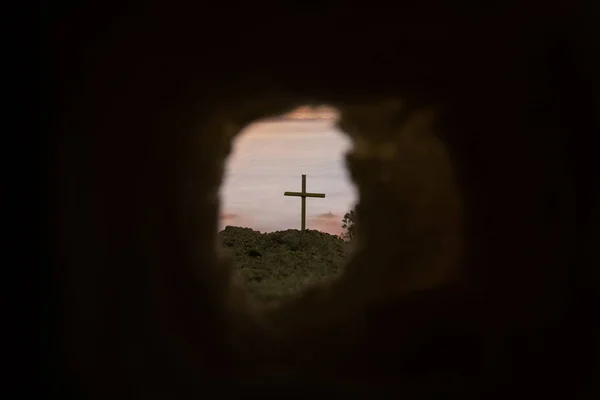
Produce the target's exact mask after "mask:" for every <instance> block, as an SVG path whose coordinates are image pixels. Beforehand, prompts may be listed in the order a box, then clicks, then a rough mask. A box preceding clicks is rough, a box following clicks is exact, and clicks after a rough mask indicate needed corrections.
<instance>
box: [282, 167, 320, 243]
mask: <svg viewBox="0 0 600 400" xmlns="http://www.w3.org/2000/svg"><path fill="white" fill-rule="evenodd" d="M283 195H284V196H298V197H302V230H301V231H302V232H304V228H305V227H306V198H307V197H319V198H321V199H324V198H325V193H306V175H302V192H285V193H283Z"/></svg>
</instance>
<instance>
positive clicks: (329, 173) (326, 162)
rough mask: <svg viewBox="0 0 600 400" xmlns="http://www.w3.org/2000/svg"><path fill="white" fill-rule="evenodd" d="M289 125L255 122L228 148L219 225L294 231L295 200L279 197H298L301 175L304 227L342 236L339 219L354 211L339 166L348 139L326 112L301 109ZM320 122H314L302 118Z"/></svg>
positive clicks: (298, 202) (344, 173)
mask: <svg viewBox="0 0 600 400" xmlns="http://www.w3.org/2000/svg"><path fill="white" fill-rule="evenodd" d="M286 117H290V119H289V120H278V121H275V122H274V121H257V122H255V123H253V124H250V125H249V126H247V127H246V128H245V129H244V130H243V131H242V133H240V135H239V136H238V137H237V138H236V140H235V141H234V143H233V150H232V154H231V155H230V157H229V159H228V162H227V167H226V174H225V181H224V183H223V185H222V187H221V224H220V229H223V228H224V227H225V226H227V225H233V226H244V227H249V228H252V229H255V230H259V231H261V232H272V231H277V230H286V229H300V224H301V219H300V215H301V199H300V198H299V197H288V196H284V195H283V193H284V192H285V191H292V192H299V191H301V182H302V178H301V176H302V174H305V175H307V183H306V189H307V191H308V192H313V193H325V198H324V199H321V198H307V200H306V203H307V206H306V215H307V219H306V227H307V228H308V229H316V230H320V231H323V232H327V233H331V234H341V233H342V227H341V226H342V219H343V216H344V214H345V213H346V212H348V211H350V209H351V208H352V207H353V206H354V203H355V201H356V192H355V188H354V185H353V184H352V183H351V182H350V179H349V175H348V172H347V171H346V168H345V164H344V154H345V152H346V151H347V150H348V149H349V148H350V147H351V141H350V139H349V138H348V137H347V136H346V135H344V134H343V133H342V132H340V131H339V130H338V129H337V128H336V127H335V125H334V124H335V121H336V119H335V118H336V111H335V110H334V109H332V108H330V107H322V108H319V109H317V110H310V109H309V108H307V107H301V108H299V109H297V110H294V111H293V112H291V113H289V114H287V115H286ZM315 117H321V119H317V120H314V119H313V120H307V119H306V118H315Z"/></svg>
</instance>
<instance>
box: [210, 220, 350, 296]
mask: <svg viewBox="0 0 600 400" xmlns="http://www.w3.org/2000/svg"><path fill="white" fill-rule="evenodd" d="M219 237H220V238H221V241H222V244H223V246H224V247H225V248H226V249H227V253H228V254H230V255H231V256H232V257H233V260H234V265H235V267H236V270H237V271H238V272H239V274H240V276H241V278H242V280H243V282H244V283H245V286H246V288H247V289H248V291H249V292H250V293H251V294H253V295H254V296H255V297H256V298H258V299H261V300H266V301H270V300H278V299H281V298H283V297H286V296H289V295H293V294H297V293H298V292H299V290H300V289H302V288H303V287H306V286H308V285H311V284H314V283H318V282H323V281H326V280H328V279H331V278H333V277H335V276H337V275H338V274H339V273H340V272H341V270H342V268H343V265H344V262H345V260H346V256H347V254H348V251H349V250H348V247H349V244H348V243H346V242H344V241H343V240H342V239H340V238H339V237H338V236H334V235H330V234H328V233H324V232H319V231H316V230H310V229H307V230H306V231H305V232H304V234H302V233H301V232H300V231H299V230H297V229H288V230H285V231H277V232H271V233H260V232H258V231H255V230H252V229H250V228H241V227H235V226H227V227H225V229H224V230H223V231H221V232H220V233H219Z"/></svg>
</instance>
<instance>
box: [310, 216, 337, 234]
mask: <svg viewBox="0 0 600 400" xmlns="http://www.w3.org/2000/svg"><path fill="white" fill-rule="evenodd" d="M309 221H310V227H309V229H315V230H318V231H321V232H325V233H329V234H331V235H341V234H342V233H343V232H344V229H343V228H342V217H341V216H339V215H337V214H334V213H332V212H331V211H330V212H328V213H325V214H320V215H318V216H316V217H311V218H309Z"/></svg>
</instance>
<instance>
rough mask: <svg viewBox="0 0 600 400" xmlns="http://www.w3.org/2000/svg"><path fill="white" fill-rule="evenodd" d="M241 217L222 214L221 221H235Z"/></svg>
mask: <svg viewBox="0 0 600 400" xmlns="http://www.w3.org/2000/svg"><path fill="white" fill-rule="evenodd" d="M238 217H239V215H237V214H234V213H221V215H220V216H219V219H220V220H221V221H231V220H233V219H236V218H238Z"/></svg>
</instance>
